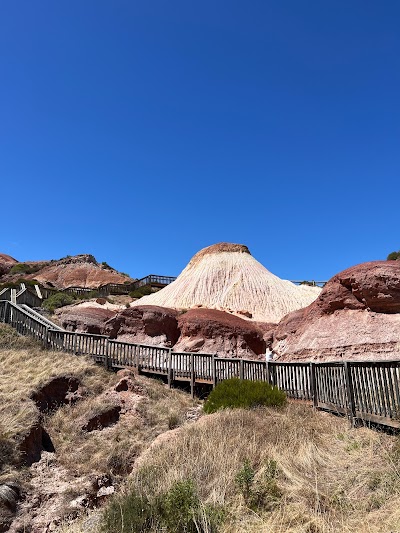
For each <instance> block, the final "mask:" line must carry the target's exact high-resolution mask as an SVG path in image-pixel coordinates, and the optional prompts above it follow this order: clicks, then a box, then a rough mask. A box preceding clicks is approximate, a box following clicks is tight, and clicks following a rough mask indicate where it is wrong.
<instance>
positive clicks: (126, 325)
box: [103, 305, 179, 346]
mask: <svg viewBox="0 0 400 533" xmlns="http://www.w3.org/2000/svg"><path fill="white" fill-rule="evenodd" d="M177 316H178V312H177V311H175V310H173V309H167V308H164V307H157V306H151V305H143V306H140V307H130V308H128V309H125V310H123V311H121V312H120V313H118V314H117V315H116V316H115V317H113V318H111V319H110V320H108V321H107V322H106V323H105V325H104V328H103V333H104V334H105V335H109V336H110V337H111V338H113V339H116V338H118V339H119V340H125V341H127V342H135V343H142V344H153V345H164V346H173V345H174V344H175V343H176V342H177V340H178V338H179V329H178V320H177Z"/></svg>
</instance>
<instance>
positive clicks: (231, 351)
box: [174, 308, 266, 358]
mask: <svg viewBox="0 0 400 533" xmlns="http://www.w3.org/2000/svg"><path fill="white" fill-rule="evenodd" d="M178 322H179V328H180V331H181V336H180V338H179V342H178V343H177V344H176V345H175V346H174V351H188V352H204V353H216V354H218V355H219V356H222V357H224V356H225V357H236V356H238V357H249V358H263V357H264V356H263V354H265V350H266V342H265V340H264V338H263V331H261V329H260V328H259V327H258V326H257V325H255V324H254V323H252V322H249V321H248V320H244V319H242V318H239V317H237V316H234V315H231V314H229V313H225V312H223V311H218V310H215V309H201V308H199V309H191V310H189V311H187V312H186V313H184V314H182V315H180V316H179V319H178Z"/></svg>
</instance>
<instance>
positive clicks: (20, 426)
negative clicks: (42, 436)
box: [0, 325, 196, 475]
mask: <svg viewBox="0 0 400 533" xmlns="http://www.w3.org/2000/svg"><path fill="white" fill-rule="evenodd" d="M2 339H4V342H3V341H2ZM0 368H1V369H2V375H1V380H0V440H1V438H3V439H7V440H10V441H12V439H13V438H15V437H16V436H17V435H20V434H24V433H25V432H26V431H27V430H28V429H29V427H30V426H31V424H32V422H34V421H35V420H37V419H38V416H39V413H38V410H37V407H36V405H35V404H34V402H33V401H32V400H31V399H30V398H29V397H30V395H31V393H32V392H33V391H34V390H35V389H37V388H38V387H40V386H41V385H43V384H44V383H46V382H47V381H49V379H51V378H53V377H57V376H63V375H67V376H75V377H77V378H78V379H79V380H80V382H81V384H82V386H83V389H84V391H85V395H84V397H83V399H82V400H80V401H78V402H77V403H76V404H75V405H65V406H62V407H61V408H59V409H58V410H57V411H56V412H55V413H51V414H50V415H47V416H45V418H44V421H43V424H44V426H45V427H46V429H47V431H48V433H49V434H50V437H51V439H52V441H53V444H54V446H55V449H56V456H57V461H58V462H59V464H60V465H62V466H64V467H66V468H67V469H68V470H69V471H70V472H71V473H72V474H73V475H80V474H87V473H99V472H100V473H104V472H105V473H110V472H111V473H114V474H119V473H121V474H125V473H126V472H128V471H129V470H130V468H131V465H132V464H133V462H134V460H135V458H136V457H137V455H138V454H140V453H141V452H142V451H143V449H144V448H145V447H146V446H148V444H149V443H150V442H151V441H152V440H153V439H154V438H155V437H156V436H157V435H158V434H159V433H162V432H164V431H167V430H168V428H169V424H170V420H171V419H172V418H173V419H174V420H179V421H183V420H184V419H185V414H186V412H187V411H188V410H189V409H190V408H191V407H193V405H194V404H195V403H196V402H193V400H191V398H190V397H189V396H188V395H187V394H185V393H183V392H180V391H177V390H169V389H168V388H167V387H166V386H165V385H164V384H163V383H161V382H158V381H156V380H152V379H146V378H143V377H140V376H138V377H136V378H133V380H134V383H135V388H137V390H138V392H139V394H131V393H126V396H125V397H124V401H125V402H126V411H127V412H126V414H123V415H121V417H120V420H119V422H118V423H117V424H115V425H114V426H111V427H109V428H106V429H104V430H103V431H92V432H90V433H87V432H85V431H83V430H82V426H83V425H84V422H85V421H86V420H87V419H88V418H90V417H91V416H93V415H94V414H97V413H99V412H101V411H103V410H104V409H106V408H107V406H109V405H115V404H116V403H119V402H120V401H121V399H120V397H119V395H118V394H117V393H114V391H113V387H114V385H115V384H116V383H117V382H118V381H119V380H120V376H118V375H117V374H114V373H111V372H108V371H106V370H105V369H104V368H102V367H100V366H98V365H96V364H95V363H93V362H92V361H91V360H90V359H89V358H87V357H82V356H81V357H76V356H73V355H69V354H65V353H60V352H51V351H46V350H42V349H41V347H40V345H39V344H38V343H36V342H35V341H32V340H29V339H27V338H24V337H20V336H19V335H17V334H16V333H15V332H14V331H13V330H12V329H11V328H10V327H8V326H5V325H0Z"/></svg>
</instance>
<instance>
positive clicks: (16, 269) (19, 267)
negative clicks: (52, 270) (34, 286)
mask: <svg viewBox="0 0 400 533" xmlns="http://www.w3.org/2000/svg"><path fill="white" fill-rule="evenodd" d="M39 269H40V266H39V265H27V264H26V263H17V264H16V265H13V266H12V267H11V270H10V274H32V273H33V272H37V271H38V270H39Z"/></svg>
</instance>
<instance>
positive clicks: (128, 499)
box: [102, 491, 156, 533]
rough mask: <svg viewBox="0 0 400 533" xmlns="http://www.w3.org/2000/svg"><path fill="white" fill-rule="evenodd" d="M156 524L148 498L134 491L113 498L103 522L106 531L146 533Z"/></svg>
mask: <svg viewBox="0 0 400 533" xmlns="http://www.w3.org/2000/svg"><path fill="white" fill-rule="evenodd" d="M155 525H156V522H155V519H154V518H153V509H152V506H151V504H150V502H149V500H148V499H147V498H146V496H140V495H139V494H138V493H136V492H134V491H132V492H130V493H128V494H126V495H123V496H119V497H116V498H113V499H112V500H111V502H110V503H109V504H108V506H107V508H106V510H105V512H104V514H103V522H102V531H104V532H105V533H145V532H146V531H151V529H152V527H154V526H155Z"/></svg>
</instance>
